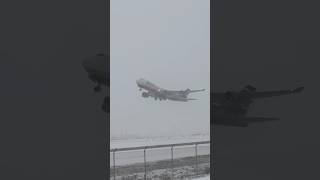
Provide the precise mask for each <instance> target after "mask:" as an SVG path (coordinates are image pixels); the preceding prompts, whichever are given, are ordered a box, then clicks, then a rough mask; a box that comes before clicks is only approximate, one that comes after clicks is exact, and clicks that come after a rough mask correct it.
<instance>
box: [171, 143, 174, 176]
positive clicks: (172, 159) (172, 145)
mask: <svg viewBox="0 0 320 180" xmlns="http://www.w3.org/2000/svg"><path fill="white" fill-rule="evenodd" d="M173 168H174V167H173V145H172V146H171V179H173Z"/></svg>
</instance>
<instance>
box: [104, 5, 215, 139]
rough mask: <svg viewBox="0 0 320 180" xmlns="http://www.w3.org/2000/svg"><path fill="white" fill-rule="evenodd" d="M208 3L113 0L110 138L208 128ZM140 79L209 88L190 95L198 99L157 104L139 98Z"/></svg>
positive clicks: (177, 86) (178, 87)
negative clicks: (138, 84)
mask: <svg viewBox="0 0 320 180" xmlns="http://www.w3.org/2000/svg"><path fill="white" fill-rule="evenodd" d="M209 2H210V1H209V0H174V1H172V0H153V1H150V0H138V2H137V1H134V2H133V1H131V0H113V1H111V29H110V30H111V34H110V36H111V42H110V45H111V49H110V54H111V57H110V58H111V62H110V63H111V66H110V67H111V72H110V75H111V89H110V96H111V99H112V100H111V107H110V108H111V117H110V119H111V123H110V124H111V136H118V135H132V134H134V135H177V134H192V133H208V132H209V122H210V119H209V118H210V115H209V113H210V112H209V111H210V106H209V99H210V98H209V97H210V96H209V92H210V59H209V58H210V26H209V25H210V22H209V21H210V17H209V16H210V8H209ZM124 4H125V5H124ZM139 78H145V79H147V80H149V81H151V82H153V83H155V84H156V85H158V86H160V87H162V88H166V89H170V90H185V89H186V88H190V89H202V88H205V89H206V90H207V91H205V92H202V93H196V94H190V97H192V98H197V99H199V100H197V101H192V102H186V103H185V102H172V101H161V102H160V101H155V100H154V99H152V98H148V99H145V98H143V97H141V92H140V91H139V89H138V87H137V86H136V80H137V79H139Z"/></svg>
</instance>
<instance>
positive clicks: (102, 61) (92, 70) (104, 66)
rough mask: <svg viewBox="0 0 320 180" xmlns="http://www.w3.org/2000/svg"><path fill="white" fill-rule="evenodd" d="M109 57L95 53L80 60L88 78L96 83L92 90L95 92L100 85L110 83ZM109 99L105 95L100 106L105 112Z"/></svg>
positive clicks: (99, 90) (98, 89) (100, 87)
mask: <svg viewBox="0 0 320 180" xmlns="http://www.w3.org/2000/svg"><path fill="white" fill-rule="evenodd" d="M109 59H110V56H109V55H108V56H107V55H106V54H105V53H97V54H96V55H95V56H93V57H89V58H86V59H84V60H83V61H82V66H83V68H84V69H85V70H86V71H87V73H88V77H89V79H90V80H91V81H93V82H94V83H96V86H95V87H94V91H95V92H97V93H98V92H101V91H102V86H109V84H110V77H108V76H109V73H107V70H108V69H109V63H108V62H109ZM109 101H110V97H107V96H105V97H104V100H103V103H102V107H101V108H102V109H103V111H105V112H107V113H109V112H110V108H109V107H108V105H109V103H108V102H109Z"/></svg>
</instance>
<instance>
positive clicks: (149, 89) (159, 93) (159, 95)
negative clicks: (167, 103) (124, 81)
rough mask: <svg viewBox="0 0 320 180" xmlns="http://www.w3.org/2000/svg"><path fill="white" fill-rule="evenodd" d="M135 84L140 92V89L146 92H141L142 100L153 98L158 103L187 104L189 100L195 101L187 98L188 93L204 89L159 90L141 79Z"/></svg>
mask: <svg viewBox="0 0 320 180" xmlns="http://www.w3.org/2000/svg"><path fill="white" fill-rule="evenodd" d="M136 83H137V86H138V87H139V90H140V91H142V89H144V90H146V92H142V94H141V96H142V97H144V98H148V97H153V98H154V99H155V100H157V99H159V100H160V101H161V100H172V101H182V102H187V101H189V100H196V99H192V98H188V95H189V94H190V93H194V92H201V91H204V90H205V89H201V90H190V89H186V90H180V91H173V90H167V89H163V88H160V87H158V86H157V85H155V84H153V83H151V82H150V81H148V80H146V79H143V78H140V79H138V80H137V81H136Z"/></svg>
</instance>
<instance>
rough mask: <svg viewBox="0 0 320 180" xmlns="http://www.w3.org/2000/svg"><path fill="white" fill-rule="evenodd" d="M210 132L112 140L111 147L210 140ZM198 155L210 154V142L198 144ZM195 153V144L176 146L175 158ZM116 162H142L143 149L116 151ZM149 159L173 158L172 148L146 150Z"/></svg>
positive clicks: (111, 161) (123, 163) (120, 163)
mask: <svg viewBox="0 0 320 180" xmlns="http://www.w3.org/2000/svg"><path fill="white" fill-rule="evenodd" d="M209 140H210V135H209V134H207V135H206V134H198V135H190V136H176V137H152V138H145V139H143V138H133V139H130V138H126V139H115V140H111V143H110V148H111V149H113V148H124V147H137V146H150V145H159V144H174V143H186V142H197V141H209ZM197 151H198V152H197V153H198V155H206V154H210V144H203V145H198V148H197ZM194 155H195V146H181V147H175V148H174V158H175V159H176V158H182V157H190V156H194ZM115 157H116V158H115V160H116V161H115V162H116V165H117V166H121V165H128V164H133V163H140V162H143V160H144V154H143V150H136V151H125V152H116V154H115ZM146 158H147V161H148V162H150V161H159V160H166V159H171V148H170V147H168V148H157V149H148V150H147V151H146ZM110 165H113V154H111V153H110Z"/></svg>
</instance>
